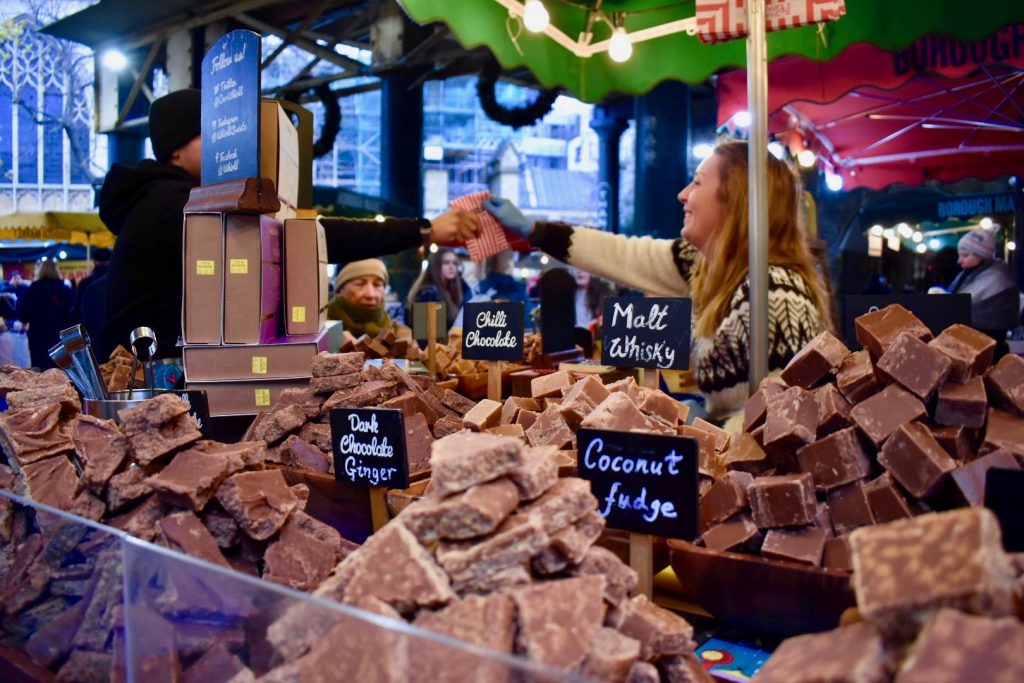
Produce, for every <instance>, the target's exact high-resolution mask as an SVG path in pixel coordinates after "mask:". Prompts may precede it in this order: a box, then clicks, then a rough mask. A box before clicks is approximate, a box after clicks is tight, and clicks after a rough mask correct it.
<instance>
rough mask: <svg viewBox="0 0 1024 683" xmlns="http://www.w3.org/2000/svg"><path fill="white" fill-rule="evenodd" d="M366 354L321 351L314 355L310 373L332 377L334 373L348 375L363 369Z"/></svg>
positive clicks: (314, 375) (315, 375)
mask: <svg viewBox="0 0 1024 683" xmlns="http://www.w3.org/2000/svg"><path fill="white" fill-rule="evenodd" d="M365 362H366V356H365V355H363V353H362V352H358V351H357V352H354V353H327V352H326V351H321V352H320V353H318V354H317V355H316V356H314V357H313V362H312V363H310V366H309V373H310V374H311V375H312V376H313V377H330V376H332V375H348V374H350V373H353V372H359V371H360V370H362V369H363V363H365Z"/></svg>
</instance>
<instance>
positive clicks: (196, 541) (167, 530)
mask: <svg viewBox="0 0 1024 683" xmlns="http://www.w3.org/2000/svg"><path fill="white" fill-rule="evenodd" d="M159 527H160V535H161V536H162V537H163V541H164V544H165V545H166V546H167V547H168V548H171V549H173V550H177V551H179V552H183V553H185V554H186V555H191V556H192V557H198V558H199V559H200V560H206V561H207V562H212V563H213V564H219V565H220V566H222V567H227V568H230V567H231V565H229V564H228V561H227V560H225V559H224V555H222V554H221V552H220V548H219V547H218V546H217V542H216V541H214V540H213V536H211V535H210V532H209V531H208V530H207V529H206V527H205V526H203V523H202V522H201V521H199V518H198V517H196V516H195V514H194V513H192V512H177V513H175V514H173V515H169V516H167V517H164V518H163V519H161V520H160V522H159Z"/></svg>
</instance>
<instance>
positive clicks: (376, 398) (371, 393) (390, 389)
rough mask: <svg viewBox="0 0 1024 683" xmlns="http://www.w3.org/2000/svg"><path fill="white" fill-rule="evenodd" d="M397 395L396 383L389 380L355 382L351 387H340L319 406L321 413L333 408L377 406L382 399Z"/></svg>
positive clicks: (385, 399)
mask: <svg viewBox="0 0 1024 683" xmlns="http://www.w3.org/2000/svg"><path fill="white" fill-rule="evenodd" d="M397 395H398V384H397V383H395V382H392V381H390V380H383V379H382V380H377V381H374V382H364V383H362V384H357V385H356V386H354V387H352V388H351V389H342V390H341V391H336V392H334V393H333V394H331V396H330V398H328V399H327V400H326V401H324V404H323V405H322V406H320V410H321V414H327V413H329V412H330V411H331V410H333V409H334V408H366V407H367V406H379V405H380V404H381V403H383V402H384V401H387V400H388V399H390V398H394V397H395V396H397Z"/></svg>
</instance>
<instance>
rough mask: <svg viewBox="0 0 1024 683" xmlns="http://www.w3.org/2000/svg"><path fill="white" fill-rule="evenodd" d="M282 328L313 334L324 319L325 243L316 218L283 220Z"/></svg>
mask: <svg viewBox="0 0 1024 683" xmlns="http://www.w3.org/2000/svg"><path fill="white" fill-rule="evenodd" d="M283 242H284V331H285V334H312V333H315V332H316V331H317V330H318V329H320V327H321V326H322V325H323V323H324V321H325V320H326V319H327V302H328V301H329V300H330V295H329V293H328V291H327V279H328V275H327V242H326V239H325V237H324V228H323V226H322V225H321V224H320V221H318V220H317V219H315V218H313V219H309V218H294V219H292V220H288V221H285V223H284V237H283Z"/></svg>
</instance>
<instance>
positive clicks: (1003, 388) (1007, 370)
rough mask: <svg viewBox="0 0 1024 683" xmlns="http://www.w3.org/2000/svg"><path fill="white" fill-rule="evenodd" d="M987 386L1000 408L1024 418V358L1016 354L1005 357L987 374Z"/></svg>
mask: <svg viewBox="0 0 1024 683" xmlns="http://www.w3.org/2000/svg"><path fill="white" fill-rule="evenodd" d="M985 386H987V387H988V388H989V390H990V391H991V392H992V396H993V398H994V399H995V402H996V403H997V405H999V407H1001V408H1004V409H1006V410H1009V411H1011V412H1015V413H1017V415H1020V416H1021V417H1024V358H1022V357H1020V356H1018V355H1017V354H1015V353H1008V354H1006V355H1005V356H1003V357H1002V358H1001V359H1000V360H999V362H998V363H996V364H995V366H994V367H992V368H991V369H989V371H988V372H986V373H985Z"/></svg>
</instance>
